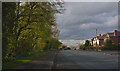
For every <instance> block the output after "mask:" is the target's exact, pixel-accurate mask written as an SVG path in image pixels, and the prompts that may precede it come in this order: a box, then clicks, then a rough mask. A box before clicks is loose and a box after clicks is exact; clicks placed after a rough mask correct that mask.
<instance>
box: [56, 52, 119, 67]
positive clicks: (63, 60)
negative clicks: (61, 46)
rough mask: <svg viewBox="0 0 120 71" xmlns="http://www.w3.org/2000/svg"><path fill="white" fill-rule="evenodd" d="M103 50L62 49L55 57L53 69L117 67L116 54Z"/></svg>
mask: <svg viewBox="0 0 120 71" xmlns="http://www.w3.org/2000/svg"><path fill="white" fill-rule="evenodd" d="M104 52H105V51H104ZM104 52H98V51H76V50H62V51H60V52H59V53H58V55H57V57H56V60H55V63H54V69H118V56H117V55H106V54H104ZM106 52H107V51H106Z"/></svg>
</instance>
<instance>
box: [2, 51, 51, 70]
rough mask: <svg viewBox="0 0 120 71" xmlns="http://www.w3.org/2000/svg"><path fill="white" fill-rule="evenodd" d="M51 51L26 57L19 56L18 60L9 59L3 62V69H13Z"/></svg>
mask: <svg viewBox="0 0 120 71" xmlns="http://www.w3.org/2000/svg"><path fill="white" fill-rule="evenodd" d="M49 52H50V50H49V51H42V52H38V53H36V54H33V55H30V56H26V57H17V58H16V60H14V61H9V62H6V63H3V64H2V69H12V68H14V67H16V66H19V65H22V64H24V63H28V62H30V61H32V60H33V59H37V58H39V57H40V56H43V55H45V54H47V53H49Z"/></svg>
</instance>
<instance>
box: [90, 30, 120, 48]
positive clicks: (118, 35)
mask: <svg viewBox="0 0 120 71" xmlns="http://www.w3.org/2000/svg"><path fill="white" fill-rule="evenodd" d="M106 39H111V40H112V41H113V42H114V43H115V45H118V43H120V31H117V30H114V32H112V33H106V34H103V35H101V34H99V36H96V37H93V38H92V39H91V42H90V43H91V45H92V46H103V43H104V42H105V40H106Z"/></svg>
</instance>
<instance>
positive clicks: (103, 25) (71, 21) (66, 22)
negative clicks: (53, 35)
mask: <svg viewBox="0 0 120 71" xmlns="http://www.w3.org/2000/svg"><path fill="white" fill-rule="evenodd" d="M65 8H66V11H65V13H64V14H63V15H57V16H56V18H57V24H58V26H59V27H60V29H61V32H60V36H59V39H78V40H83V39H89V38H91V37H93V36H95V29H96V28H98V30H99V31H98V32H99V33H106V32H109V31H113V30H114V29H117V26H118V19H117V17H118V7H117V2H116V3H115V2H112V3H109V2H101V3H91V2H87V3H84V2H83V3H82V2H79V3H74V2H72V3H66V4H65Z"/></svg>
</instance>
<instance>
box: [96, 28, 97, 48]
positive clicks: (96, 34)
mask: <svg viewBox="0 0 120 71" xmlns="http://www.w3.org/2000/svg"><path fill="white" fill-rule="evenodd" d="M96 46H97V28H96ZM96 50H97V47H96Z"/></svg>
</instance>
